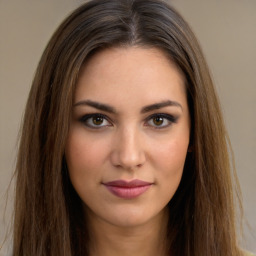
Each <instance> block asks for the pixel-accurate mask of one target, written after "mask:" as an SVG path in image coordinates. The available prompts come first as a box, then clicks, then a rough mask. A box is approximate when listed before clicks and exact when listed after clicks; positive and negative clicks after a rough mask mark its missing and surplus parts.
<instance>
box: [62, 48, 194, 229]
mask: <svg viewBox="0 0 256 256" xmlns="http://www.w3.org/2000/svg"><path fill="white" fill-rule="evenodd" d="M189 135H190V117H189V109H188V104H187V100H186V91H185V85H184V77H183V75H182V74H181V72H180V71H179V69H178V68H177V67H176V66H175V65H174V64H173V63H172V62H171V61H170V60H168V59H167V57H166V56H165V55H164V54H163V53H162V52H161V51H160V50H158V49H146V48H139V47H127V48H112V49H107V50H103V51H101V52H99V53H97V54H96V55H94V56H93V57H92V58H91V59H90V60H89V61H88V62H87V63H86V65H85V66H84V68H83V70H82V72H81V75H80V78H79V81H78V84H77V87H76V91H75V95H74V105H73V113H72V122H71V127H70V131H69V135H68V140H67V144H66V152H65V155H66V160H67V164H68V169H69V175H70V179H71V182H72V184H73V186H74V188H75V190H76V192H77V193H78V195H79V196H80V198H81V200H82V201H83V203H84V205H85V211H86V213H87V215H88V216H89V217H90V218H91V220H92V221H93V220H100V221H105V222H108V223H110V224H113V225H116V226H121V227H128V226H130V227H131V226H136V225H141V224H143V223H147V222H149V221H152V220H153V219H154V218H156V217H158V216H161V214H163V212H164V209H165V207H166V205H167V204H168V202H169V201H170V200H171V198H172V197H173V195H174V193H175V191H176V190H177V187H178V186H179V183H180V180H181V176H182V172H183V167H184V162H185V158H186V155H187V150H188V145H189Z"/></svg>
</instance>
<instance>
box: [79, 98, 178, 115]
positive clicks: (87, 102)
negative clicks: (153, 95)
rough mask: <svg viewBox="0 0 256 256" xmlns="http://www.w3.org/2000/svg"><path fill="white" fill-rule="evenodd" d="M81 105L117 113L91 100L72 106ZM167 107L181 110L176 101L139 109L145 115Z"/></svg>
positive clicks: (107, 106) (111, 108)
mask: <svg viewBox="0 0 256 256" xmlns="http://www.w3.org/2000/svg"><path fill="white" fill-rule="evenodd" d="M83 105H85V106H90V107H93V108H96V109H99V110H102V111H105V112H108V113H112V114H116V113H117V111H116V109H115V108H114V107H112V106H110V105H108V104H103V103H100V102H96V101H92V100H82V101H79V102H77V103H75V104H74V107H77V106H83ZM168 106H174V107H179V108H181V110H183V108H182V105H181V104H180V103H178V102H177V101H172V100H166V101H163V102H159V103H155V104H151V105H148V106H145V107H143V108H142V109H141V113H142V114H143V113H147V112H150V111H153V110H156V109H161V108H164V107H168Z"/></svg>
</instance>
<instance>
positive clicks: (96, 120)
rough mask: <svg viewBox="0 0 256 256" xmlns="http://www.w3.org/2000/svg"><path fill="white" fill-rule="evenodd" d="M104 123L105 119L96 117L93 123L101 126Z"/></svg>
mask: <svg viewBox="0 0 256 256" xmlns="http://www.w3.org/2000/svg"><path fill="white" fill-rule="evenodd" d="M102 122H103V118H102V117H99V116H98V117H94V118H93V123H94V124H95V125H100V124H102Z"/></svg>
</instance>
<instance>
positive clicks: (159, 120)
mask: <svg viewBox="0 0 256 256" xmlns="http://www.w3.org/2000/svg"><path fill="white" fill-rule="evenodd" d="M154 124H155V125H161V124H163V118H162V117H155V118H154Z"/></svg>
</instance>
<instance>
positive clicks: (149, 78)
mask: <svg viewBox="0 0 256 256" xmlns="http://www.w3.org/2000/svg"><path fill="white" fill-rule="evenodd" d="M85 98H86V99H90V98H93V99H97V100H98V101H103V102H106V101H108V103H109V102H110V101H111V102H112V103H113V104H114V103H115V102H121V101H124V102H126V103H127V102H132V101H138V102H141V101H142V100H143V101H144V103H145V104H147V103H149V104H151V103H152V101H163V100H168V99H170V98H176V100H178V99H179V100H180V101H183V103H184V101H186V90H185V79H184V76H183V74H182V72H181V71H180V69H179V68H178V67H177V66H176V64H175V63H173V62H172V61H171V60H170V59H168V58H167V56H166V55H165V54H164V53H163V52H162V51H161V50H159V49H156V48H141V47H126V48H110V49H105V50H102V51H100V52H98V53H96V54H95V55H93V56H92V57H91V58H90V59H89V60H88V61H87V62H86V64H85V65H84V66H83V68H82V70H81V72H80V77H79V79H78V83H77V87H76V91H75V101H79V100H84V99H85ZM173 100H175V99H173ZM145 101H146V102H145Z"/></svg>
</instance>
